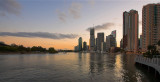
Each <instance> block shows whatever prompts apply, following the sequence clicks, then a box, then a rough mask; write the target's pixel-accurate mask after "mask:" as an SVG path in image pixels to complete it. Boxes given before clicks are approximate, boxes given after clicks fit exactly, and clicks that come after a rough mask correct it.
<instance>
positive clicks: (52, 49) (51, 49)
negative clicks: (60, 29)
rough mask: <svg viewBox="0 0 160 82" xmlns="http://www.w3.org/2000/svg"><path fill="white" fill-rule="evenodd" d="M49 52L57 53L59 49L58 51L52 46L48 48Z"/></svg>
mask: <svg viewBox="0 0 160 82" xmlns="http://www.w3.org/2000/svg"><path fill="white" fill-rule="evenodd" d="M48 52H49V53H56V52H57V51H56V50H55V49H54V48H53V47H50V48H49V49H48Z"/></svg>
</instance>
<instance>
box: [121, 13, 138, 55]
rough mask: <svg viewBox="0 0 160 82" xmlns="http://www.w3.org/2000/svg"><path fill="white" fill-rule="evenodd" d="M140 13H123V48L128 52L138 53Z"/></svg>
mask: <svg viewBox="0 0 160 82" xmlns="http://www.w3.org/2000/svg"><path fill="white" fill-rule="evenodd" d="M138 19H139V16H138V11H136V10H130V11H129V12H126V11H125V12H124V13H123V48H124V49H125V50H127V51H133V52H135V53H136V52H137V51H138V24H139V23H138V22H139V20H138Z"/></svg>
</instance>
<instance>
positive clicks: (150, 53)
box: [143, 40, 160, 58]
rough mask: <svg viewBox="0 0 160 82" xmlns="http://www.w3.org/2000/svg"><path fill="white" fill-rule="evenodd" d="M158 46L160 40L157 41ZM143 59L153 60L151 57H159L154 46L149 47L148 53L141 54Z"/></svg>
mask: <svg viewBox="0 0 160 82" xmlns="http://www.w3.org/2000/svg"><path fill="white" fill-rule="evenodd" d="M157 44H158V46H160V40H159V41H158V43H157ZM143 55H144V56H145V57H149V58H153V55H160V53H159V52H158V51H157V49H156V46H155V45H149V46H148V51H147V52H146V53H144V54H143Z"/></svg>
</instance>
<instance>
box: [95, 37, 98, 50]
mask: <svg viewBox="0 0 160 82" xmlns="http://www.w3.org/2000/svg"><path fill="white" fill-rule="evenodd" d="M97 42H98V41H97V38H96V45H95V51H97V44H98V43H97Z"/></svg>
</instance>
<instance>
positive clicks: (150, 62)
mask: <svg viewBox="0 0 160 82" xmlns="http://www.w3.org/2000/svg"><path fill="white" fill-rule="evenodd" d="M135 62H136V63H139V64H143V65H146V66H148V67H152V68H154V69H155V74H156V73H157V72H158V73H159V74H160V56H158V55H155V56H153V58H152V59H151V58H147V57H143V55H137V56H136V58H135Z"/></svg>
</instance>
